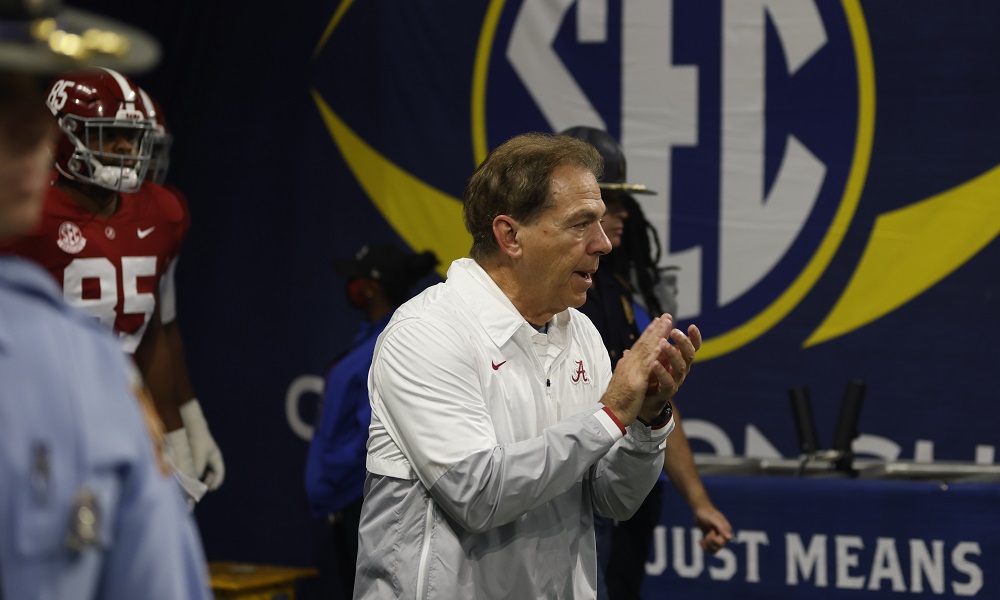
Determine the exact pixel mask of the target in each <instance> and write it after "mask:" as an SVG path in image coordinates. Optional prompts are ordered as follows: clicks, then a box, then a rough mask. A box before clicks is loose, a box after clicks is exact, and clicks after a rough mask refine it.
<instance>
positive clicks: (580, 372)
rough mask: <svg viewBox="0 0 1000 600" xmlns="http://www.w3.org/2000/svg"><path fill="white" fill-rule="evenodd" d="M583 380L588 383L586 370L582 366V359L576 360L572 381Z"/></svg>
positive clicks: (578, 381)
mask: <svg viewBox="0 0 1000 600" xmlns="http://www.w3.org/2000/svg"><path fill="white" fill-rule="evenodd" d="M580 380H583V382H584V383H590V380H589V379H587V370H586V369H584V368H583V361H582V360H578V361H576V373H574V374H573V383H580Z"/></svg>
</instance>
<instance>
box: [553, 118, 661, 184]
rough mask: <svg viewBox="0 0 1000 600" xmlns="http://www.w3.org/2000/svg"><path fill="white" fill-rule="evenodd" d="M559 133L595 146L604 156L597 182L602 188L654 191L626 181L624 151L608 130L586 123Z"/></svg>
mask: <svg viewBox="0 0 1000 600" xmlns="http://www.w3.org/2000/svg"><path fill="white" fill-rule="evenodd" d="M559 133H560V135H568V136H569V137H574V138H577V139H579V140H583V141H585V142H587V143H588V144H590V145H591V146H593V147H594V148H597V151H598V152H600V154H601V156H602V157H604V177H601V179H600V181H598V182H597V183H598V185H599V186H600V188H601V189H602V190H620V191H623V192H631V193H633V194H655V193H656V192H654V191H653V190H650V189H649V188H647V187H646V186H644V185H640V184H638V183H627V182H626V179H625V153H624V152H623V151H622V147H621V144H619V143H618V141H617V140H615V138H613V137H611V135H610V134H609V133H608V132H606V131H602V130H600V129H596V128H594V127H587V126H586V125H577V126H576V127H570V128H569V129H566V130H564V131H561V132H559Z"/></svg>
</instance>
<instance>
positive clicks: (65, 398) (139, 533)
mask: <svg viewBox="0 0 1000 600" xmlns="http://www.w3.org/2000/svg"><path fill="white" fill-rule="evenodd" d="M136 377H137V375H135V370H134V369H133V368H131V366H130V363H128V362H127V360H126V357H125V355H124V354H123V353H122V351H121V348H120V346H119V345H118V342H117V341H116V340H115V339H114V338H113V337H112V336H111V333H110V332H109V331H108V330H107V329H105V328H104V327H103V326H101V325H100V324H99V323H98V322H97V321H96V320H94V319H93V318H92V317H89V316H85V315H83V314H82V313H79V312H77V311H76V310H75V309H72V308H70V307H68V306H67V305H66V304H65V303H64V302H63V300H62V294H61V292H60V291H59V289H58V287H57V286H56V285H55V282H54V281H52V279H51V276H50V275H48V274H47V273H45V272H44V271H42V270H40V269H38V268H36V267H35V266H34V265H32V264H30V263H28V262H27V261H25V260H23V259H18V258H11V257H0V482H2V483H0V586H2V587H0V590H2V593H0V596H2V597H3V598H9V599H15V598H17V599H20V598H46V599H51V600H61V599H66V600H69V599H73V600H79V599H89V598H101V599H121V600H134V599H136V598H143V599H147V600H148V599H164V600H165V599H168V598H169V599H176V598H185V599H195V600H197V599H202V598H204V599H208V598H210V597H211V594H210V592H209V589H208V575H207V569H206V566H205V558H204V556H203V553H202V549H201V545H200V540H199V538H198V534H197V531H196V529H195V526H194V522H193V521H192V519H191V516H190V515H189V514H188V511H187V508H186V507H185V505H184V502H183V500H182V499H181V495H180V490H179V488H178V486H177V483H176V482H175V481H174V479H173V478H172V477H171V476H169V475H165V474H163V473H162V471H161V470H160V469H159V467H158V465H157V463H156V460H155V458H154V447H153V443H152V438H151V437H150V435H149V431H148V429H147V427H146V425H145V421H144V418H143V415H142V412H141V411H142V409H141V408H140V405H139V404H138V401H137V399H136V396H135V395H134V393H133V391H132V390H133V389H134V388H133V386H134V385H135V383H136V382H137V381H138V380H137V379H136Z"/></svg>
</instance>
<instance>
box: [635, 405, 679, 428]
mask: <svg viewBox="0 0 1000 600" xmlns="http://www.w3.org/2000/svg"><path fill="white" fill-rule="evenodd" d="M672 416H674V407H673V406H671V405H670V400H667V405H666V406H664V407H663V410H662V411H660V414H658V415H656V416H655V417H654V418H653V420H652V421H649V422H646V421H644V420H643V419H642V417H636V418H635V420H636V421H639V422H640V423H642V424H643V425H645V426H646V427H652V428H653V429H656V428H657V427H663V426H664V425H666V424H667V422H668V421H670V417H672Z"/></svg>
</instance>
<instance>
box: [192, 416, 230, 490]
mask: <svg viewBox="0 0 1000 600" xmlns="http://www.w3.org/2000/svg"><path fill="white" fill-rule="evenodd" d="M181 420H182V421H184V429H186V430H187V435H188V440H189V441H190V443H191V458H192V461H193V463H194V472H195V475H194V477H195V478H196V479H199V480H201V481H203V482H204V483H205V485H207V486H208V489H209V490H213V491H214V490H217V489H219V486H221V485H222V480H223V479H225V477H226V465H225V463H224V462H223V461H222V451H220V450H219V446H218V445H217V444H216V443H215V438H213V437H212V433H211V432H210V431H209V430H208V423H207V422H206V421H205V415H203V414H202V412H201V405H200V404H198V400H197V399H192V400H189V401H188V402H186V403H185V404H184V405H182V406H181Z"/></svg>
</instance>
